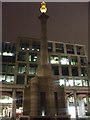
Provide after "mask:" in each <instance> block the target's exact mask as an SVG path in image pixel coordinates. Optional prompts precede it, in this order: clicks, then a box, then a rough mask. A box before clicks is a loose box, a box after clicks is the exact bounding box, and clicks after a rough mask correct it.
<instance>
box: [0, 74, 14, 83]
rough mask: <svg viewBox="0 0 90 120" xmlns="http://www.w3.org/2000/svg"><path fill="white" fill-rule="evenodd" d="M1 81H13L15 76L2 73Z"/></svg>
mask: <svg viewBox="0 0 90 120" xmlns="http://www.w3.org/2000/svg"><path fill="white" fill-rule="evenodd" d="M0 82H2V83H13V82H14V76H12V75H7V76H5V75H0Z"/></svg>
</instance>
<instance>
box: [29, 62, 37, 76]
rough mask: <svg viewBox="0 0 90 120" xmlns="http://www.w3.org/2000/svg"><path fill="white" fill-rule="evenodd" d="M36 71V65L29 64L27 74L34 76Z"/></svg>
mask: <svg viewBox="0 0 90 120" xmlns="http://www.w3.org/2000/svg"><path fill="white" fill-rule="evenodd" d="M36 70H37V65H36V64H31V65H30V68H29V74H36Z"/></svg>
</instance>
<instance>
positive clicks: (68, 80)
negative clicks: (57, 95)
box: [66, 78, 73, 86]
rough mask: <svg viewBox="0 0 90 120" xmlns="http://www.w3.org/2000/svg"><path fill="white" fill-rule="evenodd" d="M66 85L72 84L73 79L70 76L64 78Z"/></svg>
mask: <svg viewBox="0 0 90 120" xmlns="http://www.w3.org/2000/svg"><path fill="white" fill-rule="evenodd" d="M66 86H73V80H72V79H71V78H66Z"/></svg>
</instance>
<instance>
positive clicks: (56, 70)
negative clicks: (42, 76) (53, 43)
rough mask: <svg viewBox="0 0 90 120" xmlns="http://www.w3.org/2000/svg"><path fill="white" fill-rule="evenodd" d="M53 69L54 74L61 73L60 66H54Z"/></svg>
mask: <svg viewBox="0 0 90 120" xmlns="http://www.w3.org/2000/svg"><path fill="white" fill-rule="evenodd" d="M52 71H53V74H54V75H59V67H58V66H52Z"/></svg>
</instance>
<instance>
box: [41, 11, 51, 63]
mask: <svg viewBox="0 0 90 120" xmlns="http://www.w3.org/2000/svg"><path fill="white" fill-rule="evenodd" d="M48 17H49V16H47V15H46V14H45V13H42V14H41V15H40V16H39V19H40V22H41V65H46V64H47V63H48V49H47V19H48Z"/></svg>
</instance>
